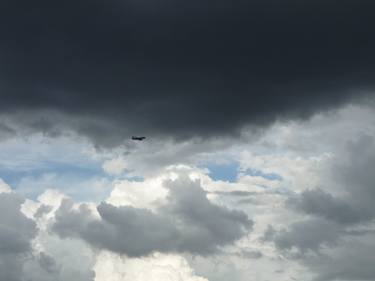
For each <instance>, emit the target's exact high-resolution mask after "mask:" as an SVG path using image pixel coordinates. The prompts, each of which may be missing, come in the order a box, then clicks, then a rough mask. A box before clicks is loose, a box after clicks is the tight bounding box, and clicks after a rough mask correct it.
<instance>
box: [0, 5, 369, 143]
mask: <svg viewBox="0 0 375 281" xmlns="http://www.w3.org/2000/svg"><path fill="white" fill-rule="evenodd" d="M374 5H375V4H374V3H373V2H372V1H360V2H358V1H341V2H340V4H339V5H336V4H335V5H334V4H327V2H326V1H314V2H312V1H310V2H308V3H307V2H304V3H303V4H300V3H297V2H295V1H291V0H286V1H283V4H282V5H281V4H280V3H278V2H277V1H273V0H268V1H241V2H238V3H236V4H233V3H231V4H229V3H228V2H227V1H219V2H218V1H215V3H213V2H212V1H204V3H202V2H201V1H196V0H194V1H189V2H186V1H177V2H176V1H162V3H158V5H154V4H152V3H150V2H147V4H146V2H142V3H138V2H137V1H116V0H109V1H105V2H103V1H88V0H75V1H73V0H66V1H57V2H56V1H55V2H53V3H51V2H49V1H46V0H37V1H34V2H33V4H32V5H31V4H30V2H29V1H26V0H18V1H17V2H16V3H15V2H14V1H10V0H5V1H2V2H1V4H0V33H1V37H0V54H1V55H0V59H1V61H2V67H1V68H0V82H1V83H0V85H1V87H0V92H1V98H2V102H1V105H0V109H1V111H2V112H3V114H5V115H7V114H12V115H15V114H16V112H18V114H21V115H24V118H21V119H22V121H23V125H24V126H26V127H27V128H28V129H29V130H31V131H44V132H47V133H49V134H52V135H53V134H55V133H59V132H60V131H61V130H62V127H68V129H71V130H74V131H76V132H78V133H80V134H83V135H85V136H88V137H90V138H91V139H93V140H94V141H95V143H97V144H100V145H106V146H113V145H117V144H120V143H122V142H123V140H124V139H128V137H129V136H130V135H131V134H146V135H149V136H151V135H168V136H172V137H177V138H179V137H192V136H197V135H198V136H216V135H223V134H228V135H231V134H232V133H235V132H236V131H237V130H238V129H239V128H241V127H242V126H244V125H246V124H255V125H264V124H268V123H270V122H272V121H274V120H276V119H278V118H305V117H308V116H310V115H311V114H312V113H314V112H316V111H320V110H325V109H327V108H332V107H334V106H337V105H340V104H342V103H345V102H348V101H350V100H353V99H356V98H357V97H358V96H361V93H364V92H365V91H363V90H368V91H367V92H370V91H371V89H373V86H374V83H373V79H372V77H373V75H374V72H375V69H374V60H375V57H374V54H373V49H374V45H375V40H374V37H373V30H372V28H371V27H372V26H373V25H374V21H375V20H374V17H373V15H372V13H371V12H370V11H372V10H373V9H374ZM353 93H355V96H354V94H353ZM37 112H38V113H37ZM14 118H16V117H14ZM18 120H19V119H18ZM18 120H17V122H16V123H17V124H18V125H21V123H19V122H18ZM5 125H6V124H5ZM5 125H2V127H4V126H5ZM12 130H13V128H11V127H10V131H12ZM8 131H9V130H8Z"/></svg>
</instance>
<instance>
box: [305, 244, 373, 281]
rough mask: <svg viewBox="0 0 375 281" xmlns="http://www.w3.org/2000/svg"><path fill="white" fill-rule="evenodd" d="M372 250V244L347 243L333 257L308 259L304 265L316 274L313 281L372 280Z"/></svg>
mask: <svg viewBox="0 0 375 281" xmlns="http://www.w3.org/2000/svg"><path fill="white" fill-rule="evenodd" d="M371 239H374V237H371ZM374 250H375V247H374V245H373V243H368V242H358V241H354V242H349V243H348V244H347V245H345V247H343V248H342V249H339V250H337V251H336V252H335V253H333V256H331V257H327V256H320V257H319V258H313V259H309V260H306V261H305V264H306V266H308V267H309V268H311V269H312V270H313V271H315V272H317V276H316V278H315V279H314V281H331V280H353V281H357V280H361V281H364V280H374V276H375V269H374V262H375V255H374Z"/></svg>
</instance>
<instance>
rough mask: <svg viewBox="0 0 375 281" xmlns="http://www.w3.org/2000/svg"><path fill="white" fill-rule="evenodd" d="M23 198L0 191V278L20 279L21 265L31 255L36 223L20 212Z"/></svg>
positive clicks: (14, 280) (21, 278)
mask: <svg viewBox="0 0 375 281" xmlns="http://www.w3.org/2000/svg"><path fill="white" fill-rule="evenodd" d="M23 201H24V200H23V199H22V198H21V197H20V196H18V195H15V194H6V193H0V280H4V281H5V280H7V281H8V280H9V281H21V280H24V279H23V265H24V263H25V261H26V260H27V257H28V256H32V249H31V241H32V239H33V238H34V237H35V235H36V233H37V228H36V224H35V223H34V221H32V220H30V219H28V218H27V217H26V216H25V215H24V214H23V213H22V212H21V210H20V209H21V204H22V203H23Z"/></svg>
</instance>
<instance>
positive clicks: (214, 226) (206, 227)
mask: <svg viewBox="0 0 375 281" xmlns="http://www.w3.org/2000/svg"><path fill="white" fill-rule="evenodd" d="M166 186H167V188H168V189H169V196H168V198H167V200H168V203H167V204H166V205H165V206H163V207H161V208H160V209H158V212H157V213H154V212H151V211H149V210H146V209H139V208H134V207H130V206H121V207H115V206H112V205H110V204H107V203H101V204H100V205H99V206H98V208H97V210H98V212H99V215H100V219H99V220H98V219H95V218H93V216H92V214H91V212H90V211H89V209H88V208H87V207H86V206H85V205H81V207H80V208H79V210H73V209H72V202H69V201H65V202H63V203H62V205H61V207H60V209H59V210H58V211H57V213H56V222H55V223H54V224H53V226H52V230H53V231H54V232H56V233H57V234H58V235H59V236H60V237H79V238H82V239H83V240H85V241H87V242H88V243H89V244H91V245H93V246H95V247H97V248H104V249H108V250H110V251H113V252H117V253H121V254H126V255H128V256H145V255H148V254H150V253H152V252H154V251H160V252H189V253H193V254H201V255H207V254H211V253H214V252H216V251H217V250H218V249H219V247H220V246H225V245H228V244H231V243H233V242H234V241H236V240H237V239H240V238H241V237H242V236H244V235H246V233H247V232H248V231H250V229H251V227H252V221H251V220H249V219H248V217H247V215H246V214H245V213H243V212H239V211H234V210H229V209H227V208H225V207H221V206H217V205H214V204H212V203H211V202H210V201H208V199H207V197H206V193H205V192H204V190H203V189H202V188H201V186H200V185H199V183H198V182H193V181H191V180H190V179H188V178H180V179H178V180H176V181H173V182H166Z"/></svg>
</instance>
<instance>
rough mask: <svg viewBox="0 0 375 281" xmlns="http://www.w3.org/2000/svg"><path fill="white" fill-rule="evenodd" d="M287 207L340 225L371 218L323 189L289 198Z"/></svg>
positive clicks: (308, 191)
mask: <svg viewBox="0 0 375 281" xmlns="http://www.w3.org/2000/svg"><path fill="white" fill-rule="evenodd" d="M287 205H288V206H289V207H292V208H294V209H296V210H297V211H302V212H304V213H306V214H310V215H315V216H318V217H322V218H325V219H327V220H332V221H335V222H337V223H340V224H352V223H358V222H361V221H366V220H368V219H369V218H371V217H370V216H369V214H368V213H366V212H363V211H361V210H358V209H357V208H355V207H353V206H351V205H350V204H348V203H347V202H346V201H345V200H343V199H340V198H336V197H334V196H332V195H331V194H329V193H326V192H324V191H323V190H321V189H315V190H307V191H304V192H303V193H302V194H301V195H299V196H298V197H292V198H289V199H288V200H287Z"/></svg>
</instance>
